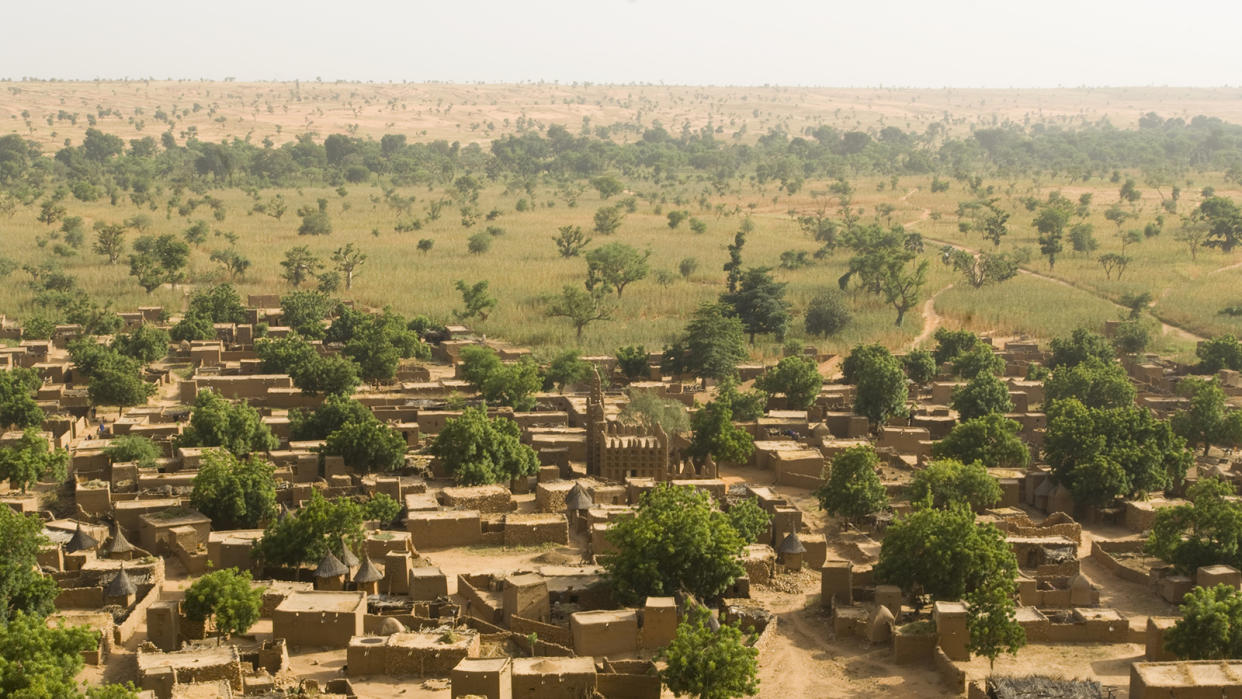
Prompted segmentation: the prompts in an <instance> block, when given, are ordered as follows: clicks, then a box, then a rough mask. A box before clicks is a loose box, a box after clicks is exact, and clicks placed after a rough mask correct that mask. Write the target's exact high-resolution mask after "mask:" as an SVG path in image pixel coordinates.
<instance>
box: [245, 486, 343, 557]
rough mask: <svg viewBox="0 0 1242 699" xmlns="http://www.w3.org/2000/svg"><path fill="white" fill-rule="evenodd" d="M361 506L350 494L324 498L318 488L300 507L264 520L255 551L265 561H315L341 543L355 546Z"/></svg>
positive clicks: (332, 551)
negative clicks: (348, 496) (264, 524)
mask: <svg viewBox="0 0 1242 699" xmlns="http://www.w3.org/2000/svg"><path fill="white" fill-rule="evenodd" d="M362 522H363V512H362V506H361V505H359V504H358V503H356V502H354V501H353V500H350V499H349V498H333V499H331V500H329V499H328V498H325V497H324V496H323V495H322V494H321V493H320V492H319V491H318V490H312V491H311V497H310V500H307V501H306V503H305V504H303V505H302V507H301V509H298V510H297V511H295V512H293V513H292V514H289V515H287V516H284V517H279V518H277V519H273V520H271V521H269V522H268V523H267V528H266V529H264V531H263V538H262V539H259V542H258V544H256V545H255V554H256V556H257V557H258V558H259V560H261V561H263V563H264V564H266V565H277V566H297V565H302V564H311V565H314V564H317V563H319V561H321V560H323V558H324V556H326V555H327V554H328V553H333V554H336V555H338V556H339V555H340V554H341V553H342V551H341V543H342V542H344V543H345V545H346V546H349V547H350V550H356V549H357V547H358V546H359V545H361V543H362V537H363V529H362Z"/></svg>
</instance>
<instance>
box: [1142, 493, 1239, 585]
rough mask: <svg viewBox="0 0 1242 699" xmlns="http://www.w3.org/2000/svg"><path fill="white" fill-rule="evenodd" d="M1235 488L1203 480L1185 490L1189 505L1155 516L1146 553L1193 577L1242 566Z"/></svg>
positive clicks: (1168, 508)
mask: <svg viewBox="0 0 1242 699" xmlns="http://www.w3.org/2000/svg"><path fill="white" fill-rule="evenodd" d="M1235 496H1236V491H1235V490H1234V487H1233V485H1232V484H1230V483H1229V482H1228V481H1225V480H1223V479H1219V478H1204V479H1201V480H1199V481H1197V482H1196V483H1195V484H1194V485H1191V486H1190V487H1189V488H1188V489H1187V490H1186V499H1187V500H1188V501H1189V502H1188V503H1186V504H1183V505H1177V506H1176V507H1165V508H1161V509H1160V510H1158V511H1157V512H1156V520H1155V522H1154V523H1153V524H1152V528H1151V533H1150V534H1149V535H1148V537H1147V552H1148V553H1150V554H1152V555H1153V556H1157V557H1159V558H1161V559H1163V560H1165V561H1167V562H1169V563H1170V564H1172V565H1173V567H1174V568H1176V569H1177V571H1178V572H1179V573H1181V574H1182V575H1194V574H1195V571H1197V570H1198V569H1199V568H1200V567H1202V566H1210V565H1229V566H1234V567H1235V568H1236V567H1238V566H1239V565H1242V503H1239V502H1238V500H1237V498H1236V497H1235Z"/></svg>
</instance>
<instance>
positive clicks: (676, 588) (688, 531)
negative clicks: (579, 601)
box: [600, 484, 745, 603]
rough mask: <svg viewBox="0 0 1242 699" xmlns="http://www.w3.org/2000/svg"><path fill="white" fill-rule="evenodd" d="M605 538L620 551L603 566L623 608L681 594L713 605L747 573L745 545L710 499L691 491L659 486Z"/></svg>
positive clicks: (603, 562) (686, 487) (673, 486)
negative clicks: (713, 600) (714, 600)
mask: <svg viewBox="0 0 1242 699" xmlns="http://www.w3.org/2000/svg"><path fill="white" fill-rule="evenodd" d="M605 536H607V537H608V540H609V541H610V542H611V543H612V544H613V546H615V547H616V551H615V553H611V554H608V555H606V556H600V563H601V565H603V566H604V570H605V571H606V575H607V577H608V580H609V581H610V582H611V583H612V586H613V590H614V594H615V595H616V597H617V599H618V601H620V602H622V603H633V602H636V601H638V600H641V599H643V598H644V597H662V596H670V595H674V594H680V593H690V594H692V595H694V596H695V597H697V598H698V599H702V600H711V599H714V598H716V597H718V596H720V595H721V594H722V593H723V592H724V591H725V590H726V589H728V587H729V586H730V585H732V584H733V581H734V580H736V579H737V578H738V577H739V576H741V575H742V573H743V572H744V571H743V569H742V565H741V562H740V556H741V554H742V548H743V546H744V545H745V541H744V540H743V539H742V537H741V535H740V534H738V532H737V530H736V529H734V528H733V525H731V524H730V523H729V518H728V516H727V515H726V514H725V513H723V512H721V511H720V510H718V509H716V508H715V507H713V506H712V500H711V496H710V495H708V494H707V493H706V492H704V491H701V490H696V489H695V488H693V487H690V486H675V485H671V484H660V485H657V486H656V487H655V488H653V489H651V490H649V491H647V492H646V493H644V494H643V495H642V497H641V498H640V499H639V502H638V511H637V512H636V513H635V515H634V516H633V517H628V518H623V519H621V520H618V521H617V522H615V523H614V524H613V526H612V527H611V528H610V529H609V530H608V532H607V534H606V535H605Z"/></svg>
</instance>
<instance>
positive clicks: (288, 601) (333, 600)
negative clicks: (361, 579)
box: [276, 590, 367, 612]
mask: <svg viewBox="0 0 1242 699" xmlns="http://www.w3.org/2000/svg"><path fill="white" fill-rule="evenodd" d="M366 601H367V595H366V593H365V592H337V591H331V590H295V591H293V592H291V593H290V594H289V596H288V597H286V598H284V599H283V600H281V602H280V604H279V605H277V606H276V611H278V612H353V611H356V610H357V609H358V608H359V607H365V605H366Z"/></svg>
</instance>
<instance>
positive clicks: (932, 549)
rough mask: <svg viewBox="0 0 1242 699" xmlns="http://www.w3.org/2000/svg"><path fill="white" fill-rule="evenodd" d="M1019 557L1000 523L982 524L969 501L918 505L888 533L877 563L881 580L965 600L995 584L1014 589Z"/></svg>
mask: <svg viewBox="0 0 1242 699" xmlns="http://www.w3.org/2000/svg"><path fill="white" fill-rule="evenodd" d="M1017 574H1018V562H1017V560H1016V559H1015V558H1014V553H1013V550H1012V549H1011V548H1009V544H1008V543H1007V542H1006V541H1005V535H1004V533H1003V532H1001V531H1000V530H999V529H997V528H996V526H995V525H993V524H989V523H976V522H975V514H974V513H973V512H971V511H970V508H968V507H964V506H958V507H951V508H948V509H937V508H934V507H928V508H918V509H915V510H914V511H913V512H911V513H910V514H908V515H906V516H904V517H901V518H899V519H897V521H895V522H893V523H892V524H891V525H889V527H888V531H887V532H886V533H885V534H884V543H883V544H881V546H880V560H879V562H877V563H876V565H875V581H876V583H878V584H886V585H897V586H898V587H900V588H901V589H902V590H903V591H905V592H906V593H912V592H917V591H921V592H922V593H923V594H926V595H929V596H930V597H932V598H933V599H936V600H960V599H964V598H967V596H968V595H971V594H972V593H974V592H976V591H978V590H980V589H984V588H987V587H989V586H992V585H997V586H1001V589H1005V588H1008V589H1009V590H1014V589H1015V588H1016V585H1015V583H1014V580H1015V579H1016V577H1017Z"/></svg>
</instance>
